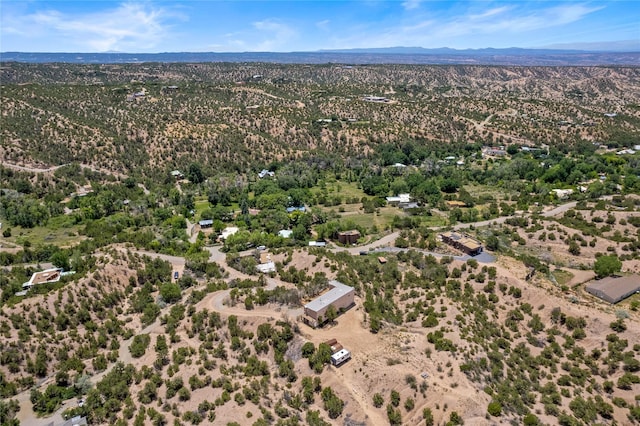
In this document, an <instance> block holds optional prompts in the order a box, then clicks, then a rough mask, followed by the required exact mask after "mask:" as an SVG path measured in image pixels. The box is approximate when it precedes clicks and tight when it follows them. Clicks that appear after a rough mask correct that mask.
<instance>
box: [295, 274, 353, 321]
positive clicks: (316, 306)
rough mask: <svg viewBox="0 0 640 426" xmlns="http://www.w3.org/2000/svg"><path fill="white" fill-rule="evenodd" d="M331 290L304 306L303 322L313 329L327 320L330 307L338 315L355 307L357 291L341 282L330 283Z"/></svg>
mask: <svg viewBox="0 0 640 426" xmlns="http://www.w3.org/2000/svg"><path fill="white" fill-rule="evenodd" d="M329 285H330V286H331V289H330V290H329V291H327V292H325V293H323V294H321V295H320V296H318V297H316V298H315V299H313V300H312V301H311V302H309V303H307V304H306V305H304V316H303V320H304V322H306V323H307V324H309V325H310V326H311V327H317V326H318V325H320V324H322V323H323V322H324V321H325V320H326V313H327V309H329V306H333V307H334V309H335V310H336V313H339V312H340V310H345V309H347V308H349V307H351V306H353V304H354V303H355V302H354V298H355V294H356V292H355V290H354V288H353V287H350V286H348V285H345V284H342V283H341V282H340V281H336V280H331V281H329Z"/></svg>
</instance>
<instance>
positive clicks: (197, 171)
mask: <svg viewBox="0 0 640 426" xmlns="http://www.w3.org/2000/svg"><path fill="white" fill-rule="evenodd" d="M187 179H189V181H191V182H193V183H196V184H198V183H202V182H204V173H202V167H201V166H200V164H198V163H191V164H189V169H188V170H187Z"/></svg>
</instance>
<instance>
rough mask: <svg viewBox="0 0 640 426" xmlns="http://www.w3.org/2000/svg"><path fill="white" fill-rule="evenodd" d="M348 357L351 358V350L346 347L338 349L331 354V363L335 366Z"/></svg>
mask: <svg viewBox="0 0 640 426" xmlns="http://www.w3.org/2000/svg"><path fill="white" fill-rule="evenodd" d="M349 359H351V352H349V351H348V350H346V349H340V350H339V351H338V352H336V353H335V354H333V355H331V364H333V365H335V366H336V367H337V366H338V365H340V364H342V363H344V362H346V361H347V360H349Z"/></svg>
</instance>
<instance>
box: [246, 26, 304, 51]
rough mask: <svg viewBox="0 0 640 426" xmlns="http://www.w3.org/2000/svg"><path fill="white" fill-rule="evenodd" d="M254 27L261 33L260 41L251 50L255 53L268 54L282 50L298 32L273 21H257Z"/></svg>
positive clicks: (259, 35)
mask: <svg viewBox="0 0 640 426" xmlns="http://www.w3.org/2000/svg"><path fill="white" fill-rule="evenodd" d="M252 25H253V27H254V28H255V29H256V30H258V31H259V34H258V39H259V41H258V43H256V45H255V46H253V48H252V49H251V50H253V51H259V52H266V51H278V50H281V49H283V48H285V46H287V44H288V42H290V41H291V40H293V38H294V37H295V36H296V35H297V32H296V31H295V30H294V29H293V28H291V27H289V26H288V25H286V24H283V23H281V22H277V21H275V20H272V19H265V20H263V21H256V22H254V23H253V24H252Z"/></svg>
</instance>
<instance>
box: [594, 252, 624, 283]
mask: <svg viewBox="0 0 640 426" xmlns="http://www.w3.org/2000/svg"><path fill="white" fill-rule="evenodd" d="M621 269H622V262H620V259H618V256H615V255H611V256H600V257H598V258H597V259H596V261H595V263H594V264H593V271H594V272H595V273H596V275H597V276H598V278H603V277H608V276H610V275H613V274H615V273H616V272H620V270H621Z"/></svg>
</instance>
